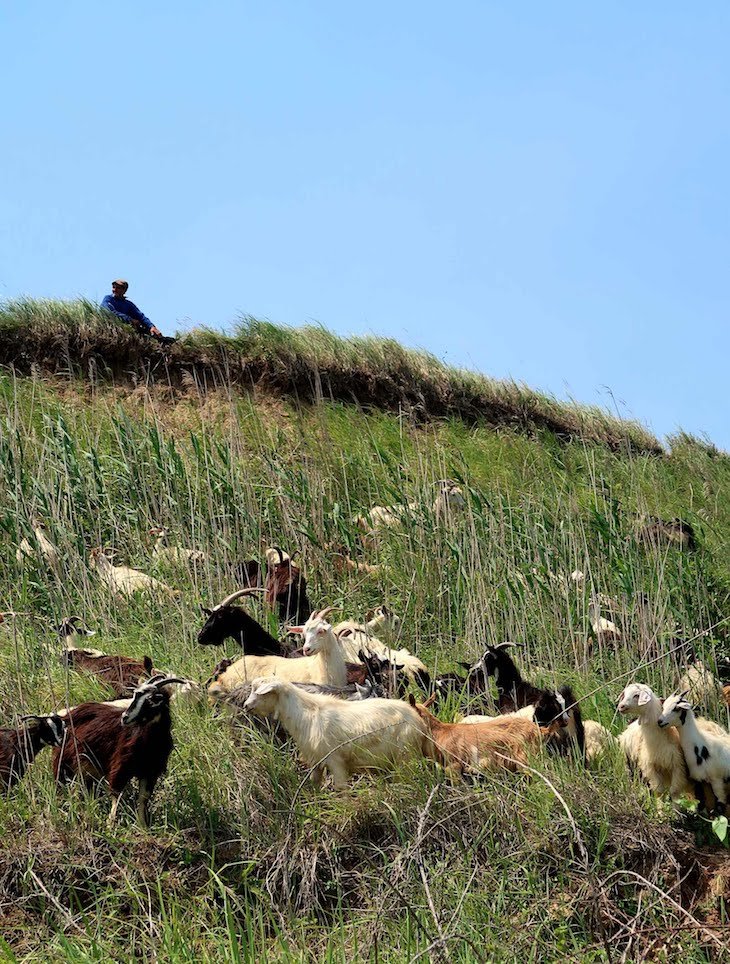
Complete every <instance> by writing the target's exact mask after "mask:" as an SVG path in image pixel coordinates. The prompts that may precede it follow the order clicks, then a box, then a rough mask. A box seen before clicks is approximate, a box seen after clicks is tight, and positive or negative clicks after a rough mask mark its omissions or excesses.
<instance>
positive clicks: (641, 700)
mask: <svg viewBox="0 0 730 964" xmlns="http://www.w3.org/2000/svg"><path fill="white" fill-rule="evenodd" d="M617 708H618V711H619V713H621V714H622V715H623V716H630V717H637V719H634V721H633V723H631V724H629V726H628V727H627V728H626V729H625V730H624V732H623V733H622V734H621V736H620V737H619V739H618V741H619V744H620V746H621V749H622V750H623V751H624V753H625V754H626V757H627V758H628V760H629V762H630V763H632V764H634V766H636V767H637V768H638V770H639V772H640V773H641V775H642V777H643V778H644V779H645V780H646V782H647V783H648V784H649V786H650V787H651V789H652V790H653V791H654V792H655V793H659V794H663V793H669V795H670V796H671V798H672V800H678V799H679V798H680V797H693V796H694V790H693V787H692V784H691V783H690V781H689V778H688V774H687V766H686V764H685V762H684V754H683V753H682V748H681V746H680V744H679V737H678V735H677V732H676V730H665V729H661V728H660V727H659V725H658V723H659V719H660V717H661V715H662V703H661V700H660V699H659V697H658V696H656V694H655V693H654V691H653V690H652V689H651V688H650V687H649V686H645V685H644V684H643V683H631V684H630V685H629V686H627V687H626V689H625V690H624V691H623V693H622V694H621V696H620V697H619V701H618V707H617Z"/></svg>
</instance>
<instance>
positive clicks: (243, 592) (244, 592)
mask: <svg viewBox="0 0 730 964" xmlns="http://www.w3.org/2000/svg"><path fill="white" fill-rule="evenodd" d="M264 591H265V590H264V589H261V588H257V587H255V586H247V587H246V589H237V590H236V591H235V592H232V593H231V595H230V596H226V598H225V599H224V600H223V602H219V603H218V605H217V606H214V607H213V609H222V608H223V607H224V606H230V604H231V603H232V602H233V601H234V600H236V599H240V598H241V596H252V595H253V594H254V593H255V592H264Z"/></svg>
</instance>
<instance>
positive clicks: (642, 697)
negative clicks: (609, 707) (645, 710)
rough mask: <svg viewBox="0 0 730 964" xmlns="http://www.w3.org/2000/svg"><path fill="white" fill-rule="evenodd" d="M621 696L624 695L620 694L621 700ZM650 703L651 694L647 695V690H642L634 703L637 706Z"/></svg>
mask: <svg viewBox="0 0 730 964" xmlns="http://www.w3.org/2000/svg"><path fill="white" fill-rule="evenodd" d="M623 695H624V694H623V693H622V694H621V698H622V699H623ZM650 702H651V693H649V692H648V691H647V690H642V691H641V693H639V698H638V700H637V701H636V703H637V705H638V706H646V704H647V703H650Z"/></svg>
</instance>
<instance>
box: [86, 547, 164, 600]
mask: <svg viewBox="0 0 730 964" xmlns="http://www.w3.org/2000/svg"><path fill="white" fill-rule="evenodd" d="M89 558H90V559H91V564H92V566H94V568H95V569H96V571H97V572H98V574H99V577H100V578H101V580H102V581H103V582H105V583H106V584H107V586H108V587H109V589H111V591H112V592H113V593H114V594H115V595H116V596H126V597H127V598H130V597H132V596H134V595H135V594H136V593H138V592H147V593H150V594H151V595H155V596H167V597H169V598H174V599H176V598H177V597H178V596H179V595H180V593H179V592H178V590H177V589H172V588H171V587H170V586H168V585H167V584H166V583H164V582H161V581H160V580H159V579H155V578H154V577H153V576H148V575H147V573H146V572H142V571H141V570H140V569H131V568H130V567H129V566H115V565H113V563H112V561H111V559H110V558H109V557H108V556H107V555H106V553H105V552H104V550H103V549H102V548H101V547H99V548H97V549H92V550H91V552H90V553H89Z"/></svg>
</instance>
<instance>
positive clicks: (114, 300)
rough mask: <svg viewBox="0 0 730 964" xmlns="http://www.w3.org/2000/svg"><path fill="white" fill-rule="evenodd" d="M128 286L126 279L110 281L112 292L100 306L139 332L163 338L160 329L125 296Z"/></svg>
mask: <svg viewBox="0 0 730 964" xmlns="http://www.w3.org/2000/svg"><path fill="white" fill-rule="evenodd" d="M128 287H129V285H128V284H127V282H126V281H112V293H111V294H110V295H107V296H106V298H105V299H104V300H103V301H102V303H101V307H102V308H106V310H107V311H111V312H112V314H114V315H116V316H117V317H118V318H121V319H122V321H126V322H127V323H128V324H130V325H132V326H133V327H134V328H136V329H137V331H138V332H140V334H143V335H153V336H154V337H155V338H159V339H163V335H162V332H161V331H160V329H159V328H157V327H156V326H155V325H153V324H152V322H151V321H150V320H149V318H148V317H147V315H143V314H142V312H141V311H140V310H139V308H138V307H137V306H136V305H135V304H134V302H133V301H129V300H128V299H127V298H125V295H126V293H127V288H128ZM164 340H165V341H167V340H168V339H166V338H165V339H164ZM170 340H172V339H170Z"/></svg>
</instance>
